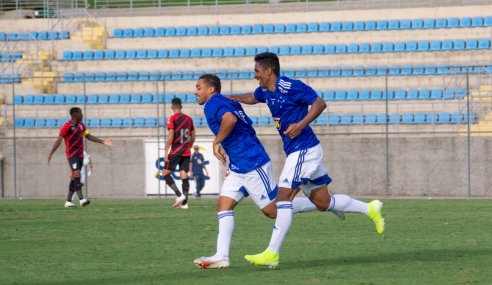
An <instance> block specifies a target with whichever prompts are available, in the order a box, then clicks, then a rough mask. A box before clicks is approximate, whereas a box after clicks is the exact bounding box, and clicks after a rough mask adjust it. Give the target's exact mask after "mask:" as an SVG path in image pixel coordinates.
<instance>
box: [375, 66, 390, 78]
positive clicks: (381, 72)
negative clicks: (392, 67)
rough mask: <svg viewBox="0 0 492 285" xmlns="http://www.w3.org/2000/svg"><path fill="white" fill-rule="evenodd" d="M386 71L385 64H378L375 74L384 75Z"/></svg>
mask: <svg viewBox="0 0 492 285" xmlns="http://www.w3.org/2000/svg"><path fill="white" fill-rule="evenodd" d="M387 72H388V66H387V65H379V66H378V67H377V69H376V75H377V76H382V75H386V74H387Z"/></svg>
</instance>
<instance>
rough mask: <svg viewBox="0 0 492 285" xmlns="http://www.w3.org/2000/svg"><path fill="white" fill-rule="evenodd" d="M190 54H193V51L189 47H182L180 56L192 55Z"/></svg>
mask: <svg viewBox="0 0 492 285" xmlns="http://www.w3.org/2000/svg"><path fill="white" fill-rule="evenodd" d="M190 54H191V51H190V49H189V48H182V49H181V50H180V51H179V57H180V58H188V57H190Z"/></svg>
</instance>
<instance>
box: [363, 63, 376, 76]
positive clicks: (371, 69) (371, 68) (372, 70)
mask: <svg viewBox="0 0 492 285" xmlns="http://www.w3.org/2000/svg"><path fill="white" fill-rule="evenodd" d="M376 73H377V66H375V65H368V66H366V73H365V75H366V76H376Z"/></svg>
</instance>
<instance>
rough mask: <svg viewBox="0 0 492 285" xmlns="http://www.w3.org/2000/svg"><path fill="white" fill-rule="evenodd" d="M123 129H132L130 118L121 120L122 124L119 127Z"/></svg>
mask: <svg viewBox="0 0 492 285" xmlns="http://www.w3.org/2000/svg"><path fill="white" fill-rule="evenodd" d="M121 126H122V127H124V128H127V127H133V118H132V117H126V118H124V119H123V124H122V125H121Z"/></svg>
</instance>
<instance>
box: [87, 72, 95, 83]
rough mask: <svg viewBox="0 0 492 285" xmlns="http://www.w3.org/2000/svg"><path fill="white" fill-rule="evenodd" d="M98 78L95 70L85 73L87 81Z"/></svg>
mask: <svg viewBox="0 0 492 285" xmlns="http://www.w3.org/2000/svg"><path fill="white" fill-rule="evenodd" d="M95 80H96V74H95V73H94V72H86V73H85V81H86V82H94V81H95Z"/></svg>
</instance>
